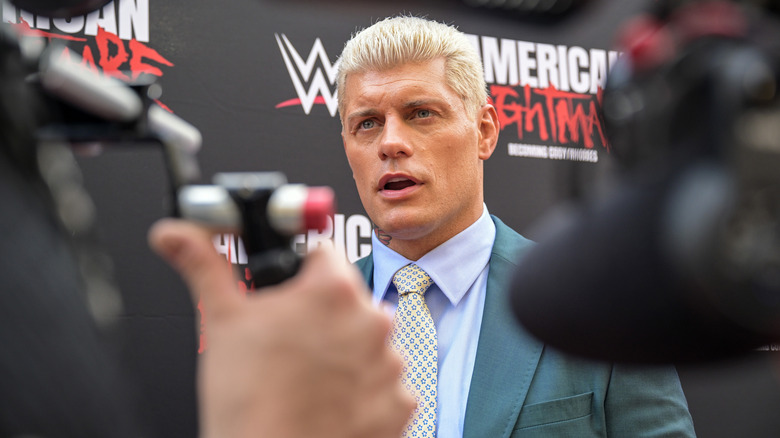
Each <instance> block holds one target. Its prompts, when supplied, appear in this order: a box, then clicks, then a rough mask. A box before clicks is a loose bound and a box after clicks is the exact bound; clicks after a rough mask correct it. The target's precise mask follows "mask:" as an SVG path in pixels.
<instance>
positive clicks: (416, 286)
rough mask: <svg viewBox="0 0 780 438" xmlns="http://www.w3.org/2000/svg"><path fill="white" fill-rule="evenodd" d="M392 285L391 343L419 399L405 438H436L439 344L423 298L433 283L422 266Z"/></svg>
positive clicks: (396, 278)
mask: <svg viewBox="0 0 780 438" xmlns="http://www.w3.org/2000/svg"><path fill="white" fill-rule="evenodd" d="M393 284H394V285H395V287H396V288H397V289H398V309H397V310H396V311H395V317H394V318H393V331H392V333H391V335H390V338H389V343H390V345H391V347H392V348H393V350H395V351H397V352H398V353H399V354H400V355H401V356H402V357H403V371H402V372H401V380H402V382H403V383H404V385H405V386H406V389H407V390H408V391H410V392H411V393H412V394H414V396H415V398H416V399H417V409H416V410H415V411H414V413H413V414H412V416H411V418H410V419H409V422H408V423H407V424H406V428H405V429H404V433H403V435H402V437H435V436H436V382H437V372H438V352H437V350H438V343H437V341H436V326H434V323H433V318H432V317H431V312H430V311H429V310H428V306H427V305H426V304H425V296H424V295H425V291H426V290H428V288H429V287H430V286H431V285H432V284H433V281H432V280H431V278H430V277H429V276H428V274H426V273H425V271H423V270H422V269H420V267H419V266H417V265H414V264H409V265H406V266H404V267H403V268H401V269H399V270H398V272H396V273H395V275H394V276H393Z"/></svg>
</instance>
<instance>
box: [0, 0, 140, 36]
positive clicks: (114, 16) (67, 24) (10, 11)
mask: <svg viewBox="0 0 780 438" xmlns="http://www.w3.org/2000/svg"><path fill="white" fill-rule="evenodd" d="M2 13H3V21H4V22H6V23H18V22H20V21H24V22H26V23H27V24H29V25H30V27H32V28H35V29H42V30H49V29H50V28H51V27H52V25H53V26H54V28H55V29H57V30H59V31H61V32H64V33H70V34H73V33H79V32H82V31H83V32H84V34H85V35H90V36H94V35H97V31H98V27H101V28H103V29H104V30H105V31H106V32H110V33H113V34H115V35H117V36H118V37H119V38H120V39H123V40H130V39H133V38H135V39H136V40H138V41H142V42H145V43H148V42H149V0H114V1H112V2H110V3H107V4H106V5H105V6H103V7H102V8H101V9H99V10H96V11H93V12H91V13H89V14H87V15H82V16H78V17H71V18H55V19H53V20H52V19H50V18H49V17H45V16H42V15H39V16H36V15H33V14H32V13H30V12H28V11H24V10H19V9H18V8H16V7H15V6H13V5H11V4H10V3H9V2H7V1H3V2H2Z"/></svg>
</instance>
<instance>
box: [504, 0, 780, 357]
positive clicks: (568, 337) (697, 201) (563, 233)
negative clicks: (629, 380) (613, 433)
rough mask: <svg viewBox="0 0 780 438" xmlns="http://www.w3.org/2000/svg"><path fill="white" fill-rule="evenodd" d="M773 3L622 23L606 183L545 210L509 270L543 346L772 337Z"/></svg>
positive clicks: (779, 199) (594, 347)
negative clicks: (608, 186) (536, 235)
mask: <svg viewBox="0 0 780 438" xmlns="http://www.w3.org/2000/svg"><path fill="white" fill-rule="evenodd" d="M771 7H772V8H774V10H776V4H774V3H772V4H771ZM768 11H769V7H767V9H762V8H757V7H754V6H751V5H749V4H738V3H732V2H726V1H704V0H702V1H671V0H670V1H665V2H657V3H655V4H654V8H653V12H652V13H648V14H646V15H644V16H640V17H637V18H635V19H634V20H632V21H630V22H629V23H626V25H625V26H624V31H623V32H622V33H621V36H620V38H619V43H620V44H621V46H622V47H620V49H621V50H622V51H623V52H624V55H623V57H622V58H621V59H620V61H619V62H618V64H617V65H616V66H615V67H614V68H613V70H612V71H611V73H610V75H609V78H608V83H607V86H606V89H605V93H604V101H603V113H604V118H605V122H606V126H607V133H608V135H609V136H610V141H611V147H612V149H613V150H612V152H613V155H614V156H615V158H616V160H617V162H618V164H619V170H618V172H617V175H615V181H614V188H613V189H612V190H611V192H609V193H606V194H603V195H602V196H601V197H599V198H598V199H595V200H591V202H588V203H585V204H584V205H579V206H575V207H574V208H573V212H570V214H568V215H566V216H564V217H559V218H557V219H556V220H554V221H551V222H555V224H556V225H555V226H554V229H549V230H547V233H546V234H545V236H544V237H543V238H542V239H540V244H539V245H538V247H537V248H535V249H534V251H532V252H531V253H530V254H529V255H528V256H527V257H525V258H524V259H523V261H522V263H521V264H520V269H519V270H518V272H517V273H516V277H515V279H514V286H513V297H512V306H513V309H514V311H515V313H516V314H517V316H518V317H519V319H520V321H521V323H522V324H523V325H524V326H526V327H527V328H528V330H529V331H531V332H532V333H534V334H535V335H536V336H538V337H539V338H541V339H542V340H543V341H545V342H547V343H549V344H550V345H552V346H555V347H558V348H561V349H563V350H566V351H569V352H572V353H576V354H580V355H584V356H588V357H592V358H597V359H604V360H611V361H628V362H647V363H662V362H698V361H707V360H715V359H719V358H724V357H729V356H733V355H736V354H741V353H745V352H748V351H750V350H753V349H755V348H757V347H760V346H762V345H765V344H768V343H771V342H774V341H776V340H780V93H779V90H778V88H780V87H778V84H779V83H780V24H778V22H777V17H775V16H773V14H772V13H770V12H768Z"/></svg>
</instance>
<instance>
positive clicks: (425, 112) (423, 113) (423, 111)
mask: <svg viewBox="0 0 780 438" xmlns="http://www.w3.org/2000/svg"><path fill="white" fill-rule="evenodd" d="M430 116H431V111H430V110H426V109H421V110H419V111H417V117H421V118H426V117H430Z"/></svg>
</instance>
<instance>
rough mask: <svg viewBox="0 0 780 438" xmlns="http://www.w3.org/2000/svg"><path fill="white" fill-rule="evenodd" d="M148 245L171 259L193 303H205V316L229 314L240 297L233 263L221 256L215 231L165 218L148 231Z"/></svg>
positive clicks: (163, 256) (215, 316) (166, 258)
mask: <svg viewBox="0 0 780 438" xmlns="http://www.w3.org/2000/svg"><path fill="white" fill-rule="evenodd" d="M149 246H151V248H152V249H153V250H154V251H155V252H156V253H157V254H158V255H159V256H160V257H162V258H163V259H164V260H165V261H167V262H168V264H170V265H171V266H172V267H173V268H174V269H176V271H178V273H179V275H181V277H182V279H183V280H184V282H185V283H186V284H187V286H188V288H189V290H190V294H191V296H192V300H193V303H194V304H195V305H197V303H198V301H199V300H200V301H201V302H203V311H204V312H205V313H206V317H207V318H209V319H211V320H213V318H218V317H219V316H220V315H224V314H229V313H230V312H231V309H233V308H234V307H235V306H237V305H238V304H239V302H240V300H241V297H240V295H239V293H238V291H237V288H236V281H235V279H234V278H233V272H232V269H231V267H230V265H229V264H228V263H227V262H226V260H225V259H224V257H221V256H220V255H219V254H218V253H217V251H216V249H215V248H214V243H213V240H212V234H211V233H210V232H209V231H208V230H206V229H205V228H203V227H199V226H197V225H195V224H193V223H190V222H187V221H183V220H177V219H162V220H160V221H158V222H156V223H155V224H154V225H152V228H151V229H150V230H149Z"/></svg>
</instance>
